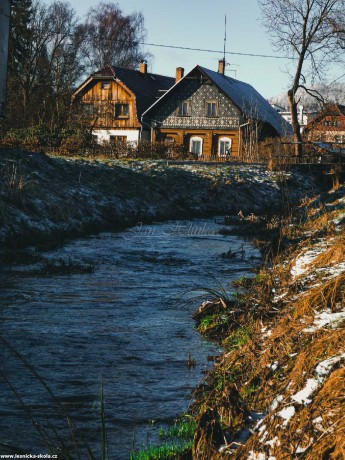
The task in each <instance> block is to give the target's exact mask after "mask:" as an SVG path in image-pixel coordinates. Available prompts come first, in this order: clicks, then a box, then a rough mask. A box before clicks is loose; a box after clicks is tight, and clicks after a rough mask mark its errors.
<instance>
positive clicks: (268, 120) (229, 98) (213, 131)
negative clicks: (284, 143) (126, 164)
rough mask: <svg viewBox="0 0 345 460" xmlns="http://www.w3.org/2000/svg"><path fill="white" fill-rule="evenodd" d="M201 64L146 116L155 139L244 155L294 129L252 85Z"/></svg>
mask: <svg viewBox="0 0 345 460" xmlns="http://www.w3.org/2000/svg"><path fill="white" fill-rule="evenodd" d="M224 68H225V60H221V61H219V67H218V72H214V71H212V70H209V69H206V68H204V67H201V66H199V65H197V66H196V67H194V69H192V70H191V71H190V72H189V73H187V74H186V75H184V70H183V68H181V67H179V68H177V71H176V83H175V85H174V86H173V87H172V88H170V89H169V91H167V92H166V93H165V94H163V95H162V97H161V98H160V99H158V100H157V101H156V102H155V103H154V104H152V106H151V107H150V108H148V109H147V110H146V111H145V112H144V113H143V116H142V121H143V124H144V125H148V126H150V127H151V128H152V141H162V142H165V143H167V144H169V143H179V144H182V145H183V146H184V149H185V151H187V152H191V153H193V154H194V155H197V156H199V157H205V158H215V159H216V158H220V157H229V156H232V157H241V155H243V152H244V150H245V148H247V147H248V145H249V144H250V143H253V144H254V143H255V144H256V142H257V140H259V139H262V138H264V137H275V136H285V135H287V134H290V132H291V126H290V125H289V124H288V123H287V122H286V121H285V120H284V119H283V118H282V117H281V116H280V115H279V113H278V112H277V111H276V110H274V109H273V108H272V107H271V105H270V104H269V103H268V102H267V101H266V100H265V99H264V98H263V97H262V96H261V95H260V94H259V93H258V92H257V91H256V90H255V89H254V88H253V87H252V86H250V85H249V84H247V83H243V82H241V81H239V80H235V79H233V78H230V77H228V76H226V75H224Z"/></svg>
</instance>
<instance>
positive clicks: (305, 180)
mask: <svg viewBox="0 0 345 460" xmlns="http://www.w3.org/2000/svg"><path fill="white" fill-rule="evenodd" d="M313 189H314V190H315V178H313V177H312V176H310V175H308V174H300V173H297V172H294V173H276V172H269V171H267V170H266V169H265V168H264V167H262V166H250V165H247V166H240V165H233V166H229V165H223V164H218V165H202V164H197V163H194V164H187V165H184V164H179V165H177V164H173V163H171V164H167V163H166V162H164V161H163V162H158V161H157V162H153V161H120V160H101V159H99V160H97V159H93V160H89V161H86V160H82V159H69V158H68V159H67V158H61V157H56V158H52V157H49V156H47V155H44V154H40V153H30V152H25V151H19V150H14V149H12V150H11V149H5V148H2V149H0V250H1V251H2V252H3V251H4V249H5V248H6V249H7V250H8V249H11V250H18V249H20V248H23V247H25V246H29V245H32V246H41V247H44V246H45V245H50V246H51V245H53V244H56V243H59V242H61V241H62V240H64V239H66V238H72V237H76V236H80V235H87V234H91V233H96V232H99V231H105V230H119V229H121V228H124V227H127V226H130V225H135V224H137V223H138V222H150V221H154V220H163V219H176V218H191V217H197V216H209V215H216V214H231V215H236V214H237V213H238V212H239V211H241V212H242V213H243V214H244V215H249V214H251V213H255V214H258V213H260V214H269V213H272V212H273V211H274V210H279V209H281V208H282V206H283V203H284V202H285V201H286V200H285V197H286V196H287V192H288V194H289V196H290V197H291V199H292V200H294V201H295V202H297V201H298V200H299V199H301V198H302V197H304V196H311V194H312V193H313Z"/></svg>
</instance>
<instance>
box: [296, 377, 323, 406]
mask: <svg viewBox="0 0 345 460" xmlns="http://www.w3.org/2000/svg"><path fill="white" fill-rule="evenodd" d="M318 386H319V382H318V381H317V380H316V379H308V380H307V384H306V386H305V387H304V388H303V390H301V391H299V392H298V393H296V394H294V395H293V396H291V399H293V400H294V401H296V402H297V403H298V404H304V405H305V406H306V405H308V404H310V403H311V402H312V399H310V396H311V395H312V394H313V393H314V391H315V390H316V389H317V387H318Z"/></svg>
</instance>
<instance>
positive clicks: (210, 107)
mask: <svg viewBox="0 0 345 460" xmlns="http://www.w3.org/2000/svg"><path fill="white" fill-rule="evenodd" d="M206 116H208V117H217V116H218V101H206Z"/></svg>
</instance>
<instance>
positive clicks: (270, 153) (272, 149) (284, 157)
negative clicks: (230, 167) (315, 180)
mask: <svg viewBox="0 0 345 460" xmlns="http://www.w3.org/2000/svg"><path fill="white" fill-rule="evenodd" d="M297 144H298V143H297V142H286V141H275V142H268V143H263V144H262V146H261V155H260V157H261V161H263V162H265V163H269V162H273V163H275V164H279V165H290V164H320V163H322V164H330V163H338V164H340V165H343V164H345V143H344V142H317V141H306V142H301V143H299V145H302V152H303V153H302V155H300V156H297V155H296V154H295V147H296V145H297Z"/></svg>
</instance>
